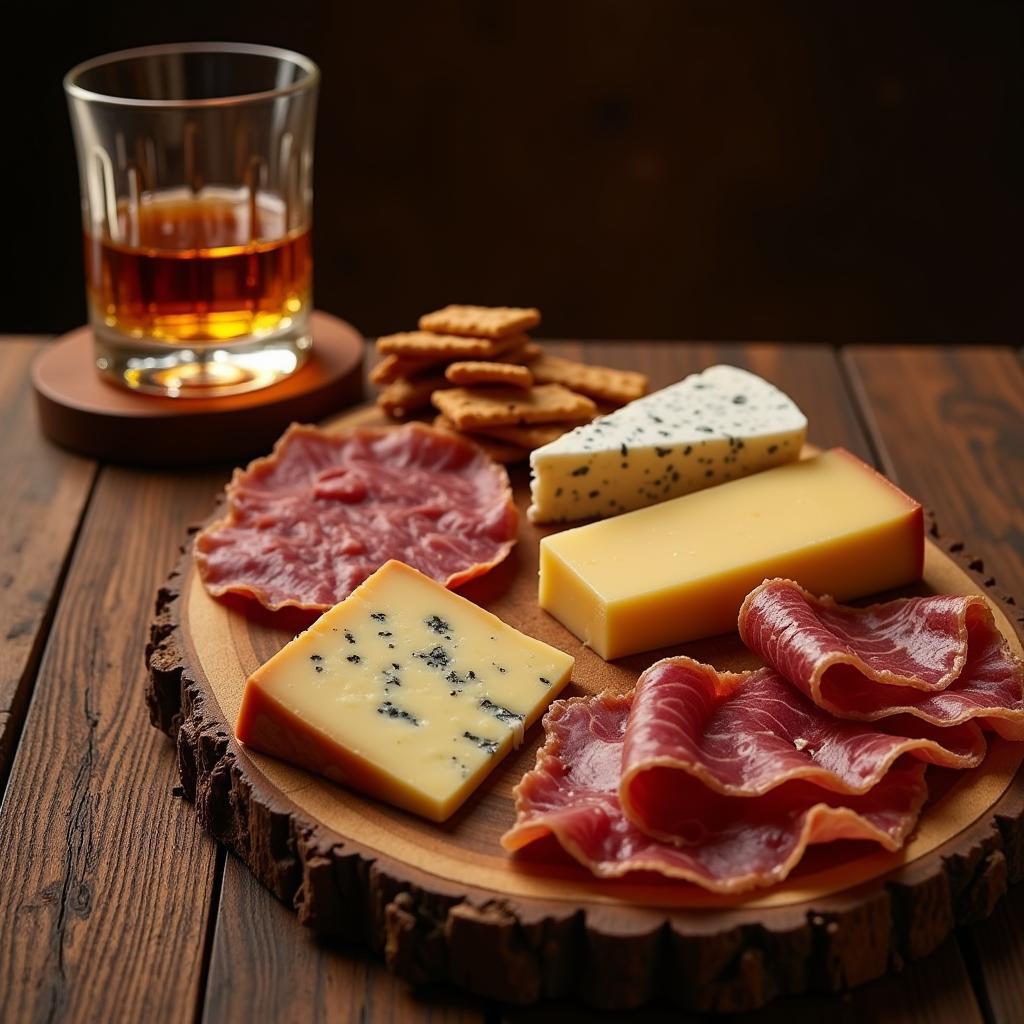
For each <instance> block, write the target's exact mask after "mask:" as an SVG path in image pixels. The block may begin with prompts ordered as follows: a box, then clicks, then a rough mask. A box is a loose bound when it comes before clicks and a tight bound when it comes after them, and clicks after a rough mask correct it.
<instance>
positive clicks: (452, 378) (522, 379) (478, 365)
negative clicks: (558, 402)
mask: <svg viewBox="0 0 1024 1024" xmlns="http://www.w3.org/2000/svg"><path fill="white" fill-rule="evenodd" d="M444 375H445V377H446V378H447V379H448V381H449V382H450V383H452V384H458V385H460V386H465V387H470V388H472V387H479V386H480V385H481V384H500V385H501V386H502V387H511V388H529V387H533V374H532V373H530V370H529V368H528V367H526V366H520V365H519V364H518V363H504V362H501V363H499V362H493V363H488V362H483V361H482V360H478V359H477V360H463V361H460V362H457V363H449V364H448V365H447V366H446V367H445V371H444Z"/></svg>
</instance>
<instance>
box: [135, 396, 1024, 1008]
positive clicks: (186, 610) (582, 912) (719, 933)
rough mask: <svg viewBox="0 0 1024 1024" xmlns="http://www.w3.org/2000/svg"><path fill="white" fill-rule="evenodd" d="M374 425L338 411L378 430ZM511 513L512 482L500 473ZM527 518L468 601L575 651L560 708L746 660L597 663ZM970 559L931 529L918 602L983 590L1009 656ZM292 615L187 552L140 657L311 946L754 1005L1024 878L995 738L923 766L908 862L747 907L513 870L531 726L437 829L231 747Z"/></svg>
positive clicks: (863, 848) (1023, 805)
mask: <svg viewBox="0 0 1024 1024" xmlns="http://www.w3.org/2000/svg"><path fill="white" fill-rule="evenodd" d="M377 416H378V414H377V413H376V412H375V411H373V410H367V411H363V410H358V411H356V412H354V413H352V414H349V415H347V416H346V417H344V418H343V422H344V423H345V424H348V425H356V424H366V425H369V424H370V423H373V422H375V421H376V417H377ZM512 477H513V484H514V486H515V491H516V498H517V502H518V504H519V506H520V510H521V511H522V510H523V509H524V508H525V504H526V503H527V501H528V500H529V495H528V489H527V486H526V479H525V473H524V472H521V471H519V470H516V471H514V472H513V474H512ZM545 532H550V531H546V530H544V529H542V528H538V527H536V526H534V525H532V524H530V523H529V522H528V521H527V520H526V517H525V515H524V516H522V518H521V522H520V534H519V542H518V544H517V546H516V548H515V550H514V551H513V553H512V555H511V556H510V557H509V559H508V560H507V561H506V562H504V563H503V564H502V565H501V566H499V567H498V568H497V569H495V570H494V571H493V572H491V573H488V574H487V576H485V577H483V578H481V579H480V580H477V581H473V583H471V584H470V585H468V586H467V587H465V588H463V590H462V593H463V594H464V595H465V596H467V597H470V598H471V599H473V600H474V601H476V602H478V603H479V604H481V605H483V606H485V607H486V608H488V609H489V610H490V611H492V612H494V613H495V614H497V615H499V616H500V617H501V618H502V619H504V620H505V621H506V622H509V623H510V624H512V625H514V626H516V627H518V628H519V629H522V630H523V631H525V632H526V633H528V634H530V635H532V636H535V637H537V638H539V639H541V640H544V641H546V642H548V643H551V644H553V645H555V646H556V647H559V648H561V649H562V650H565V651H568V652H569V653H571V654H573V655H574V656H575V657H576V659H577V661H576V668H575V671H574V673H573V683H572V687H571V689H570V690H569V691H567V695H568V694H572V693H581V692H597V691H599V690H601V689H603V688H605V687H612V688H614V689H618V690H623V689H627V688H629V687H630V686H632V685H633V684H634V683H635V681H636V678H637V675H638V674H639V672H640V671H642V670H643V669H644V668H645V667H647V665H648V664H650V663H651V662H652V661H654V660H655V659H656V658H657V657H659V656H662V655H665V654H670V653H686V654H689V655H691V656H692V657H696V658H699V659H700V660H703V661H706V662H710V663H711V664H714V665H716V666H717V667H719V668H721V669H740V668H750V667H753V666H754V664H756V661H755V660H754V659H753V656H752V655H751V654H750V652H749V651H747V650H746V649H745V648H744V647H743V645H742V643H741V642H740V640H739V638H738V636H736V635H735V634H732V635H729V636H725V637H715V638H711V639H709V640H705V641H701V642H699V643H694V644H689V645H686V646H685V647H682V648H678V649H672V650H670V651H659V652H652V653H649V654H642V655H636V656H634V657H631V658H624V659H619V660H617V661H614V662H605V661H603V660H602V659H601V658H599V657H598V656H597V655H595V654H594V653H593V652H592V651H590V650H588V649H587V648H585V647H583V646H582V645H581V644H580V643H579V641H578V640H577V639H576V638H575V637H573V636H572V635H571V634H569V633H568V632H567V631H566V630H565V629H564V628H563V627H562V626H561V625H560V624H559V623H558V622H557V621H555V620H554V619H553V618H551V617H550V616H548V615H546V614H545V613H544V612H542V611H541V610H540V609H539V608H538V606H537V602H536V593H537V562H538V550H537V549H538V542H539V538H540V537H541V536H542V535H543V534H544V533H545ZM962 547H963V545H961V544H956V543H951V542H948V541H943V540H942V538H941V537H939V535H938V531H937V530H935V529H934V527H933V529H932V537H931V539H930V541H929V543H928V545H927V555H926V565H925V576H924V582H923V584H922V585H921V587H920V588H918V591H917V592H919V593H962V594H975V593H980V594H984V595H985V596H986V597H987V598H988V600H989V601H990V603H991V605H992V608H993V612H994V614H995V617H996V621H997V623H998V624H999V627H1000V629H1001V630H1002V631H1003V632H1004V634H1005V635H1006V636H1007V639H1008V640H1009V641H1010V643H1011V645H1012V647H1013V649H1014V650H1015V651H1016V652H1017V653H1018V654H1022V653H1024V647H1022V645H1021V635H1024V634H1022V632H1021V622H1020V609H1019V608H1018V607H1015V606H1013V605H1011V604H1008V603H1006V602H1004V601H1003V600H1000V598H999V595H998V594H997V592H996V591H995V589H994V586H993V582H992V581H991V580H990V579H988V578H986V577H985V576H983V575H982V573H981V572H980V571H978V570H977V564H976V563H974V564H972V563H971V561H970V559H969V558H967V557H966V556H964V554H963V551H962ZM304 624H305V623H303V622H298V621H291V620H285V619H282V618H280V617H277V616H272V615H270V614H269V613H266V614H263V613H260V612H259V610H258V609H257V608H254V607H251V606H247V605H246V604H245V603H244V602H232V601H216V600H214V599H212V598H211V597H210V596H209V595H208V594H207V593H206V591H205V589H204V588H203V586H202V583H201V581H200V580H199V579H198V576H197V574H196V572H195V570H194V566H193V562H192V558H191V551H190V545H186V548H185V550H184V553H183V557H182V561H181V563H180V564H179V566H178V567H176V569H175V572H174V573H173V574H172V576H171V578H170V580H169V581H168V583H167V584H166V586H165V587H164V589H163V590H162V591H161V592H160V596H159V598H158V604H157V617H156V620H155V621H154V623H153V626H152V632H151V643H150V645H149V648H148V652H147V660H148V665H149V671H150V681H149V691H148V699H149V704H150V712H151V717H152V720H153V722H154V724H156V725H157V726H159V727H160V728H161V729H163V730H164V731H166V732H168V733H170V734H171V735H173V736H176V738H177V751H178V763H179V770H180V773H181V780H182V786H183V789H184V791H185V794H186V796H188V797H189V798H190V799H192V800H193V801H195V805H196V810H197V812H198V814H199V817H200V819H201V820H202V821H203V823H204V825H205V826H206V827H207V828H208V829H209V830H210V831H211V832H212V833H213V834H214V835H215V836H216V837H217V838H218V839H220V840H221V841H223V842H225V843H227V844H228V845H229V846H231V847H232V849H234V850H235V851H236V852H237V853H238V854H239V856H241V857H242V858H243V859H244V860H245V861H246V862H247V863H248V865H249V866H250V868H251V869H252V870H253V872H254V873H255V875H256V876H257V877H258V878H259V879H260V880H261V881H262V882H263V883H264V884H265V885H267V886H268V888H270V889H271V890H272V891H273V892H274V893H276V894H277V895H278V896H279V897H280V898H281V899H283V900H285V901H286V902H288V903H294V904H295V905H296V906H297V908H298V911H299V915H300V918H301V919H302V920H303V922H304V923H306V924H308V925H310V926H311V927H313V928H314V929H316V930H317V932H318V933H320V934H322V935H325V936H329V937H334V938H338V939H341V940H343V941H346V942H359V943H364V944H367V945H369V946H370V947H371V948H373V949H375V950H377V951H378V952H380V953H383V954H384V955H385V957H386V959H387V962H388V965H389V966H390V967H391V968H392V969H393V970H394V971H396V973H398V974H400V975H401V976H403V977H405V978H406V979H408V980H410V981H412V982H436V981H446V982H451V983H455V984H457V985H460V986H463V987H465V988H468V989H470V990H472V991H474V992H476V993H478V994H481V995H485V996H489V997H493V998H498V999H501V1000H505V1001H510V1002H530V1001H533V1000H535V999H538V998H541V997H545V996H567V995H575V996H577V997H579V998H583V999H584V1000H586V1001H588V1002H590V1003H593V1004H596V1005H599V1006H602V1007H606V1008H614V1007H630V1006H637V1005H639V1004H641V1003H644V1002H646V1001H648V1000H649V999H652V998H654V997H655V996H657V995H659V994H660V995H666V996H668V997H669V998H671V999H672V1000H673V1001H675V1002H677V1003H679V1004H681V1005H683V1006H686V1007H689V1008H693V1009H699V1010H743V1009H750V1008H753V1007H756V1006H759V1005H761V1004H763V1003H765V1002H767V1001H768V1000H770V999H772V998H773V997H775V996H776V995H780V994H783V993H796V992H803V991H807V990H826V991H835V990H838V989H842V988H845V987H847V986H850V985H856V984H859V983H861V982H863V981H867V980H869V979H871V978H874V977H877V976H878V975H880V974H882V973H884V972H885V971H887V970H890V969H893V968H896V967H898V966H899V965H900V964H901V963H903V962H904V961H905V960H907V959H912V958H915V957H919V956H923V955H924V954H926V953H928V952H930V951H931V950H932V949H934V948H935V947H936V946H937V945H938V944H939V943H940V942H941V941H942V940H943V939H944V938H945V936H946V935H947V934H948V933H949V931H950V930H951V929H952V928H953V927H955V926H957V925H959V924H965V923H968V922H971V921H974V920H978V919H980V918H981V917H983V916H985V915H986V914H988V913H989V912H990V911H991V909H992V907H993V906H994V904H995V902H996V900H997V899H998V898H999V897H1000V896H1001V895H1002V894H1003V893H1004V892H1005V890H1006V887H1007V884H1008V882H1009V881H1012V880H1015V879H1019V878H1020V877H1021V876H1022V874H1024V769H1022V768H1021V762H1022V759H1024V745H1021V744H1013V743H1009V742H1007V741H1002V740H999V739H998V738H996V737H992V738H991V742H990V751H989V755H988V757H987V759H986V761H985V763H984V764H983V765H982V766H981V767H979V768H977V769H975V770H973V771H970V772H946V773H942V772H938V771H934V772H932V773H930V775H929V780H930V791H931V796H930V799H929V803H928V805H927V808H926V810H925V812H924V813H923V814H922V817H921V820H920V822H919V825H918V827H917V829H916V830H915V833H914V835H913V836H912V837H911V839H910V840H909V841H908V843H907V845H906V846H905V847H904V849H903V850H901V851H899V852H897V853H886V852H884V851H882V850H879V849H877V848H875V847H871V846H868V845H867V844H856V843H846V844H837V845H835V847H834V848H831V849H828V850H825V849H824V848H818V849H812V850H811V851H810V852H809V854H808V855H807V856H806V857H805V858H804V861H803V862H802V863H801V865H800V866H799V867H798V868H797V870H796V871H794V873H793V874H792V875H791V876H790V878H789V879H787V880H786V881H785V882H784V883H782V884H780V885H778V886H776V887H774V888H771V889H767V890H763V891H758V892H753V893H748V894H744V895H741V896H715V895H712V894H709V893H706V892H704V891H703V890H700V889H698V888H696V887H694V886H688V885H684V884H681V883H678V882H672V881H667V880H663V879H657V878H653V879H652V878H648V877H642V876H641V877H631V878H626V879H621V880H617V881H602V880H598V879H595V878H593V877H592V876H591V875H590V874H589V872H587V871H586V870H584V869H583V868H581V867H579V866H578V865H576V864H575V863H573V862H569V861H568V859H567V858H565V857H562V856H559V853H558V851H557V850H548V851H546V852H543V851H542V852H541V854H540V855H539V856H535V857H511V856H509V855H507V854H506V853H504V851H502V850H501V848H500V846H499V845H498V838H499V837H500V835H501V833H502V832H503V831H504V830H505V829H506V828H508V827H509V826H510V825H511V823H512V821H513V820H514V817H515V809H514V801H513V796H512V788H513V786H514V785H515V784H516V783H517V782H518V780H519V779H520V778H521V776H522V774H523V772H524V771H526V770H527V769H528V768H530V767H532V765H533V762H534V757H535V754H536V749H537V746H538V744H539V743H540V742H541V739H542V730H541V729H540V728H537V727H535V728H534V729H533V730H532V731H531V734H530V735H528V737H527V742H526V743H525V744H524V746H523V747H522V748H520V750H519V751H517V752H513V753H511V754H510V755H509V756H508V758H507V759H506V761H505V762H504V763H503V764H502V765H499V766H498V768H497V769H496V770H495V771H494V773H493V774H492V775H491V776H490V777H489V778H488V779H487V780H486V781H485V782H484V784H483V785H482V786H481V787H480V789H479V790H478V791H477V793H476V794H475V795H474V796H473V797H471V798H470V800H469V801H468V802H467V804H466V805H465V806H464V807H463V808H462V809H461V810H460V811H459V812H458V813H457V814H456V815H454V816H453V817H452V818H451V819H450V820H449V821H447V822H445V823H443V824H440V825H438V824H432V823H431V822H427V821H424V820H421V819H419V818H417V817H415V816H413V815H410V814H407V813H405V812H403V811H400V810H397V809H395V808H393V807H390V806H389V805H386V804H382V803H379V802H376V801H374V800H371V799H369V798H366V797H363V796H362V795H360V794H359V793H356V792H353V791H351V790H348V789H345V788H344V787H342V786H338V785H334V784H333V783H330V782H328V781H326V780H324V779H321V778H319V777H317V776H313V775H311V774H308V773H306V772H304V771H302V770H300V769H298V768H294V767H292V766H291V765H288V764H286V763H284V762H282V761H278V760H276V759H274V758H271V757H266V756H264V755H261V754H258V753H256V752H254V751H251V750H248V749H247V748H244V747H241V746H240V745H239V744H238V743H237V742H236V741H235V739H234V737H233V725H234V721H235V718H236V716H237V714H238V707H239V703H240V700H241V694H242V688H243V684H244V681H245V678H246V676H247V675H248V674H249V673H251V672H252V671H253V670H254V669H255V668H257V667H258V666H259V665H260V664H261V663H262V662H263V661H265V660H266V659H267V658H269V657H270V656H271V655H273V654H274V653H276V652H277V651H278V650H279V649H280V648H281V647H282V646H284V644H285V643H287V642H288V640H290V639H291V637H292V636H293V635H294V633H295V632H297V631H298V630H299V629H301V628H303V625H304Z"/></svg>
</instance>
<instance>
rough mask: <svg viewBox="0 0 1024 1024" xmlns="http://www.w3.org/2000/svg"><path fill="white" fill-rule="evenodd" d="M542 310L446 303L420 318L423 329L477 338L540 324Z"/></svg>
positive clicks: (502, 334) (503, 335)
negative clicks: (446, 304) (449, 304)
mask: <svg viewBox="0 0 1024 1024" xmlns="http://www.w3.org/2000/svg"><path fill="white" fill-rule="evenodd" d="M539 323H540V310H538V309H532V308H530V309H523V308H520V307H518V306H445V307H444V309H439V310H437V311H436V312H433V313H426V314H424V315H423V316H421V317H420V324H419V326H420V330H422V331H437V332H438V333H441V334H467V335H470V336H471V337H476V338H504V337H506V336H507V335H509V334H519V333H521V332H522V331H528V330H529V329H530V328H531V327H536V326H537V324H539Z"/></svg>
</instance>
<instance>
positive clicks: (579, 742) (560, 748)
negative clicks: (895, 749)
mask: <svg viewBox="0 0 1024 1024" xmlns="http://www.w3.org/2000/svg"><path fill="white" fill-rule="evenodd" d="M633 704H634V697H633V695H632V694H626V695H613V694H607V693H605V694H602V695H600V696H597V697H576V698H573V699H571V700H567V701H557V702H556V703H555V704H554V705H552V708H551V710H550V711H549V712H548V714H547V716H546V717H545V720H544V728H545V730H546V733H547V740H546V742H545V744H544V746H543V747H542V748H541V750H540V752H539V753H538V756H537V764H536V766H535V767H534V769H533V770H532V771H530V772H528V773H527V774H526V775H525V776H524V777H523V779H522V781H521V782H520V783H519V785H518V787H517V788H516V807H517V811H518V815H517V819H516V823H515V825H514V826H513V827H512V828H511V829H510V830H509V831H508V832H506V833H505V835H504V836H503V837H502V844H503V845H504V846H505V848H506V849H508V850H518V849H520V848H522V847H524V846H527V845H528V844H529V843H531V842H533V841H534V840H536V839H539V838H541V837H543V836H545V835H548V834H553V835H554V836H555V837H556V838H557V840H558V841H559V843H560V844H561V846H562V847H563V848H564V849H565V850H566V851H567V852H568V853H569V854H571V855H572V856H573V857H574V858H575V859H576V860H578V861H579V862H580V863H581V864H584V865H586V866H587V867H588V868H589V869H590V870H591V871H592V872H593V873H594V874H595V875H598V876H600V877H617V876H620V875H625V874H627V873H629V872H632V871H653V872H658V873H660V874H662V875H666V876H668V877H671V878H678V879H684V880H686V881H690V882H694V883H696V884H698V885H700V886H703V887H704V888H705V889H709V890H711V891H713V892H725V893H734V892H743V891H745V890H748V889H753V888H757V887H760V886H765V885H771V884H773V883H775V882H778V881H781V880H782V879H783V878H785V877H786V876H787V875H788V874H789V872H790V871H791V870H792V869H793V867H794V866H795V865H796V864H797V863H799V861H800V858H801V857H802V856H803V853H804V850H805V849H806V848H807V846H808V845H809V844H811V843H821V842H828V841H831V840H835V839H868V840H873V841H875V842H877V843H879V844H880V845H881V846H883V847H884V848H885V849H887V850H897V849H899V848H900V846H902V844H903V842H904V840H905V838H906V836H907V835H908V833H909V832H910V830H911V829H912V828H913V825H914V822H915V821H916V820H917V816H918V813H919V811H920V808H921V805H922V804H923V803H924V800H925V796H926V793H927V790H926V786H925V782H924V771H925V764H924V762H923V761H920V760H917V759H914V758H911V757H905V758H901V759H900V760H899V761H898V762H897V763H896V764H895V765H894V766H893V767H891V768H889V770H888V771H886V772H885V774H884V775H883V776H882V778H881V779H880V781H879V782H878V783H877V784H876V785H875V786H874V787H873V788H872V789H870V790H869V791H868V792H867V793H864V794H854V795H849V794H840V793H836V792H832V791H829V790H827V789H823V788H822V787H821V786H819V785H817V784H815V783H813V782H809V781H807V780H805V779H800V778H794V779H792V780H790V781H785V782H781V783H780V784H779V785H777V786H775V787H774V788H773V789H771V790H769V791H768V792H766V793H764V794H763V795H762V796H759V797H755V798H751V797H743V796H725V795H723V794H722V793H721V792H717V791H715V790H712V789H709V788H708V787H706V786H696V787H694V788H693V796H694V798H695V799H696V800H697V803H698V805H699V806H695V807H694V811H695V814H694V819H695V820H698V821H699V822H700V833H699V834H692V835H690V836H689V837H688V838H689V840H690V841H689V842H688V843H686V844H682V843H676V844H674V843H670V842H666V841H663V840H660V839H657V838H654V837H652V836H650V835H648V834H647V833H646V832H643V831H641V829H640V828H638V827H637V825H636V824H635V823H634V822H633V821H631V820H630V819H629V818H628V817H626V815H625V814H624V813H623V811H622V806H621V804H620V803H619V785H620V781H621V764H622V756H623V746H624V744H625V741H626V735H627V732H628V729H629V723H630V710H631V708H632V707H633Z"/></svg>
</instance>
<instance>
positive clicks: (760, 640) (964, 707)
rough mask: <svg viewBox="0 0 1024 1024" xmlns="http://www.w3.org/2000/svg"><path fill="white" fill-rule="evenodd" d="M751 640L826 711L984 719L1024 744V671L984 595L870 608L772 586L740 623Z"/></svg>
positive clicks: (786, 585) (931, 719)
mask: <svg viewBox="0 0 1024 1024" xmlns="http://www.w3.org/2000/svg"><path fill="white" fill-rule="evenodd" d="M739 631H740V636H741V637H742V638H743V642H744V643H745V644H746V645H747V646H748V647H749V648H750V649H751V650H752V651H754V652H755V653H756V654H758V655H760V657H761V658H763V659H764V660H765V661H766V662H767V663H768V664H769V665H771V666H772V667H773V668H774V669H775V670H776V671H777V672H779V673H780V674H781V675H783V676H785V677H786V678H787V679H788V680H789V681H790V682H791V683H792V684H793V685H794V686H795V687H797V688H799V689H800V690H802V691H803V692H804V693H806V694H807V695H808V696H809V697H810V698H811V699H812V700H813V701H814V702H815V704H817V705H818V706H819V707H822V708H825V709H826V710H828V711H831V712H832V713H833V714H834V715H838V716H841V717H843V718H853V719H862V720H868V721H874V720H878V719H882V718H887V717H888V716H891V715H912V716H914V717H916V718H918V719H921V720H923V721H924V722H928V723H931V724H933V725H938V726H949V725H956V724H960V723H963V722H968V721H970V720H972V719H976V720H978V721H979V722H980V723H981V724H982V725H983V726H985V727H986V728H989V729H992V730H994V731H995V732H997V733H999V734H1000V735H1002V736H1005V737H1007V738H1009V739H1024V666H1022V665H1021V662H1020V661H1019V659H1018V658H1017V657H1016V656H1015V655H1014V654H1013V652H1012V651H1011V650H1010V648H1009V645H1008V644H1007V642H1006V639H1005V638H1004V637H1003V636H1002V634H1001V633H1000V632H999V630H998V628H997V627H996V624H995V621H994V619H993V617H992V611H991V609H990V608H989V606H988V603H987V602H986V601H985V599H984V598H982V597H980V596H973V597H972V596H937V597H912V598H903V599H900V600H896V601H889V602H886V603H884V604H876V605H871V606H870V607H867V608H851V607H847V606H844V605H840V604H837V603H836V602H835V601H833V600H832V598H830V597H820V598H819V597H814V596H813V595H811V594H809V593H808V592H807V591H805V590H804V589H803V588H802V587H800V586H799V584H797V583H794V582H792V581H791V580H766V581H765V582H764V583H762V584H761V585H760V586H759V587H757V588H756V589H755V590H753V591H751V593H750V594H748V595H747V598H746V600H745V601H744V602H743V606H742V607H741V609H740V615H739Z"/></svg>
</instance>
